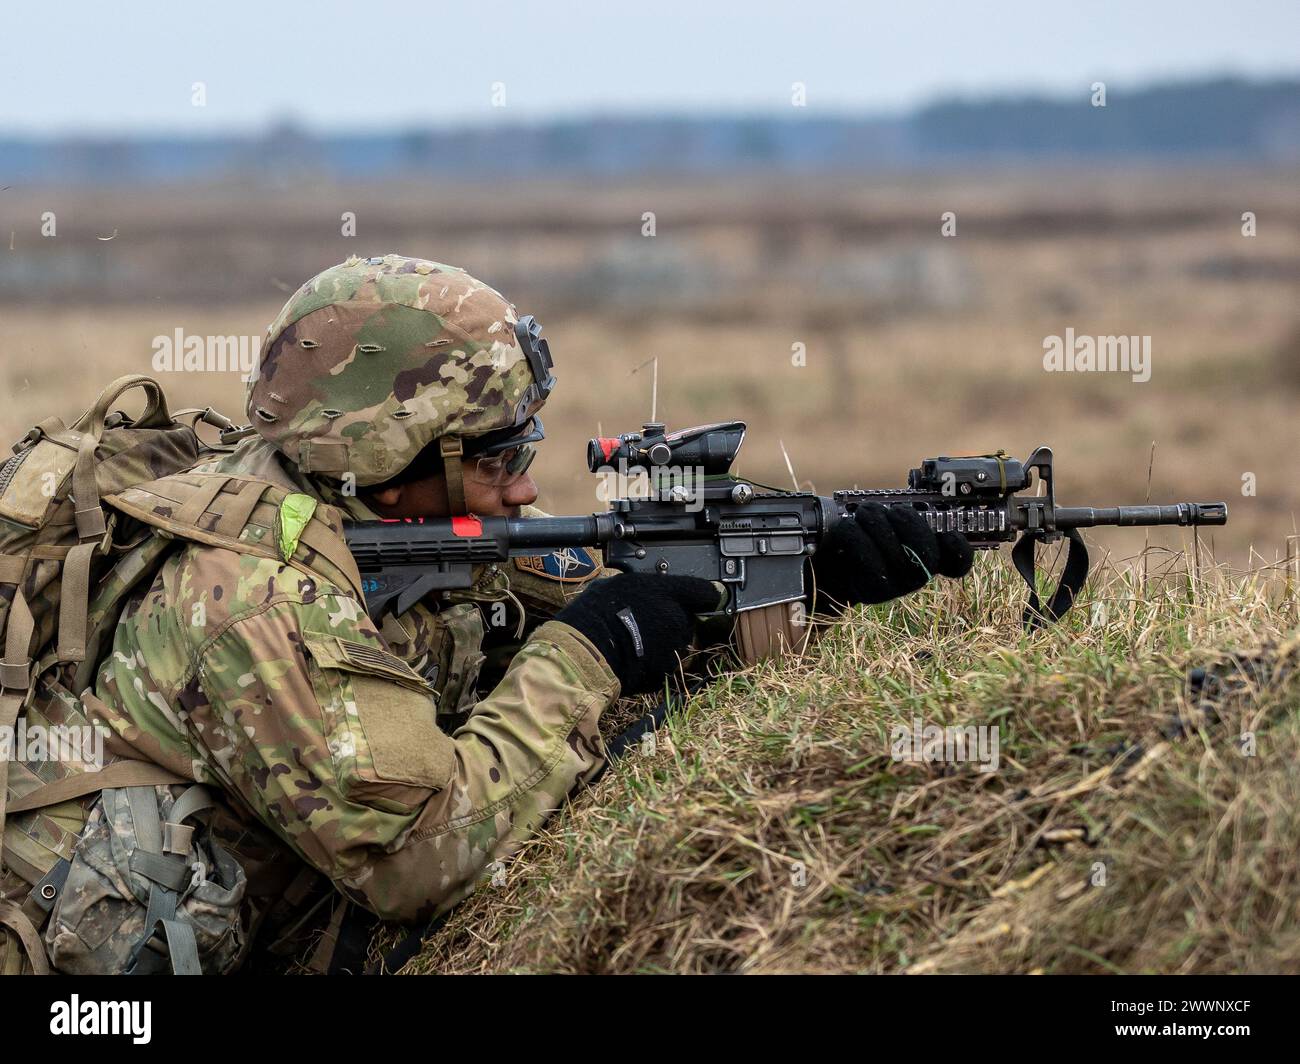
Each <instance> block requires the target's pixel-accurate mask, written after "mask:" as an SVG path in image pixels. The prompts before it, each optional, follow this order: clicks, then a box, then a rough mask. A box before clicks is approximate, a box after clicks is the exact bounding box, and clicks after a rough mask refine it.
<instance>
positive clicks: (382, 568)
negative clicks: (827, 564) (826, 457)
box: [346, 421, 1228, 629]
mask: <svg viewBox="0 0 1300 1064" xmlns="http://www.w3.org/2000/svg"><path fill="white" fill-rule="evenodd" d="M744 438H745V423H744V422H743V421H731V422H720V423H717V424H712V425H701V426H698V427H696V428H690V429H684V430H681V431H678V432H673V433H669V432H667V431H666V426H665V425H664V424H663V423H662V422H648V423H646V424H645V425H644V426H643V429H642V431H641V432H636V433H628V434H626V435H622V436H613V437H602V438H599V439H593V440H590V441H589V442H588V444H587V465H588V468H590V469H591V471H592V472H593V473H600V474H610V473H616V474H617V475H618V476H620V477H627V476H628V475H633V476H638V479H639V480H640V481H642V483H643V485H644V487H645V489H646V490H644V491H640V492H637V493H636V494H637V495H638V496H639V497H619V498H614V499H612V500H610V506H609V510H608V511H607V512H604V513H593V514H589V515H587V516H583V517H518V518H516V517H473V516H471V517H457V518H451V519H447V518H402V519H396V520H386V521H366V522H356V523H353V524H350V525H348V526H347V529H346V534H347V542H348V548H349V549H350V550H351V552H352V556H353V557H354V558H355V559H356V562H357V566H358V568H359V570H360V573H361V577H362V588H363V591H364V593H365V597H366V606H367V611H368V612H369V613H370V615H371V616H372V617H373V618H374V619H376V620H378V619H379V618H380V617H381V616H382V615H383V613H384V612H385V611H386V610H387V609H389V608H390V607H395V609H396V612H397V613H398V614H401V613H404V612H405V611H406V610H407V609H409V608H410V607H411V606H412V605H413V604H414V603H415V602H417V601H419V600H420V599H421V598H423V597H424V596H425V595H428V594H429V593H431V592H433V591H440V590H449V589H455V588H467V587H469V586H471V584H472V582H473V577H472V570H473V567H474V566H475V565H481V564H493V563H497V564H499V563H502V562H505V561H506V560H507V559H509V558H512V557H516V556H521V555H537V554H544V553H547V552H550V551H555V550H563V549H564V548H573V547H598V548H600V550H601V553H602V560H603V563H604V565H605V566H606V567H608V568H611V569H617V570H621V571H626V572H640V573H676V574H682V575H687V576H698V577H703V578H704V579H706V580H712V581H715V582H717V583H720V584H722V585H723V586H724V587H725V588H726V589H727V590H728V592H729V594H728V595H727V596H726V601H725V603H724V604H723V605H722V606H721V607H720V609H719V610H718V612H717V613H716V614H712V615H710V616H711V617H715V618H716V617H722V616H730V617H736V618H741V617H743V616H744V615H746V614H749V613H751V611H758V610H761V609H763V608H766V607H772V606H780V605H783V604H788V603H795V602H803V601H804V600H805V599H806V598H807V594H808V593H807V590H806V588H805V564H806V562H807V561H808V559H809V558H810V557H811V556H812V554H813V553H814V552H815V551H816V550H817V547H818V544H819V543H820V542H821V540H822V537H823V536H824V535H825V533H826V531H827V530H828V529H829V528H830V527H831V526H832V525H833V524H834V523H835V522H836V521H839V520H840V519H841V518H844V517H847V516H848V515H850V514H852V512H853V511H854V510H855V509H856V508H857V507H858V506H860V505H862V504H863V503H865V502H878V503H882V504H883V505H885V506H911V507H914V508H915V509H917V510H918V511H919V512H920V513H921V514H922V515H923V516H924V517H925V519H926V521H927V523H928V524H929V525H930V527H931V529H933V530H935V531H936V532H938V531H948V532H959V533H961V534H962V535H964V536H965V537H966V538H967V539H968V540H969V541H970V544H971V546H972V547H974V548H975V549H976V550H996V549H997V548H998V547H999V546H1000V545H1001V544H1002V543H1008V542H1013V541H1014V542H1015V546H1014V547H1013V549H1012V552H1011V556H1012V561H1013V563H1014V564H1015V567H1016V569H1017V571H1018V572H1019V573H1020V575H1021V576H1022V577H1023V578H1024V580H1025V582H1026V583H1027V584H1028V585H1029V605H1028V606H1027V607H1026V609H1025V614H1024V622H1025V624H1026V626H1027V627H1029V628H1031V629H1032V628H1036V627H1038V626H1040V625H1043V624H1047V623H1050V622H1052V621H1055V620H1057V619H1059V618H1060V617H1061V616H1062V615H1063V614H1064V613H1065V612H1066V611H1067V610H1068V609H1069V608H1070V606H1071V605H1072V604H1073V602H1074V599H1075V597H1076V595H1077V594H1078V592H1079V591H1080V589H1081V588H1082V587H1083V583H1084V581H1085V579H1086V578H1087V575H1088V552H1087V547H1086V546H1085V545H1084V542H1083V538H1082V537H1081V536H1080V535H1079V531H1078V530H1079V529H1081V528H1095V527H1099V526H1102V525H1121V526H1132V525H1183V526H1189V525H1190V526H1199V525H1222V524H1226V523H1227V519H1228V507H1227V504H1226V503H1222V502H1212V503H1190V502H1180V503H1173V504H1169V505H1163V506H1158V505H1143V506H1109V507H1092V506H1058V505H1057V503H1056V484H1055V478H1054V475H1053V468H1052V451H1051V449H1050V448H1048V447H1039V448H1038V449H1037V450H1035V451H1034V452H1033V454H1031V455H1030V456H1029V457H1028V458H1027V459H1025V460H1024V461H1023V462H1018V461H1016V460H1015V459H1012V458H1010V457H1008V456H1007V455H1006V454H1005V453H1004V452H1001V451H999V452H997V453H996V454H988V455H973V456H968V457H956V458H950V457H941V458H927V459H926V460H925V461H923V462H922V463H921V465H920V466H919V467H917V468H916V469H913V470H911V472H910V473H909V475H908V486H907V487H905V488H871V489H861V488H853V489H848V490H843V491H836V492H834V493H833V494H832V495H831V496H830V497H829V498H828V497H826V496H822V495H816V494H814V493H812V492H804V491H780V490H777V489H773V488H768V487H765V486H764V485H761V484H757V483H755V482H754V481H752V480H748V479H746V478H744V477H739V476H736V475H734V474H733V473H732V472H731V466H732V463H733V462H734V461H735V459H736V455H737V453H738V452H739V451H740V447H741V444H742V443H743V442H744ZM1031 474H1036V475H1037V479H1036V480H1035V477H1034V476H1033V475H1031ZM1031 486H1034V487H1035V488H1036V490H1035V492H1034V493H1032V494H1030V493H1028V489H1029V488H1030V487H1031ZM625 494H626V495H627V496H631V495H632V494H633V492H631V491H628V492H626V493H625ZM1062 536H1064V537H1065V538H1066V539H1067V541H1068V542H1069V552H1068V555H1067V558H1066V563H1065V567H1064V569H1063V571H1062V575H1061V578H1060V582H1059V584H1058V586H1057V588H1056V590H1055V591H1054V592H1053V593H1052V595H1051V596H1050V597H1049V599H1048V601H1047V602H1046V603H1045V604H1043V603H1040V602H1039V598H1038V591H1037V588H1036V586H1035V576H1034V549H1035V547H1036V546H1037V545H1038V544H1040V543H1050V542H1053V541H1057V540H1059V539H1060V538H1061V537H1062ZM786 608H787V609H788V608H789V607H788V606H787V607H786ZM706 619H707V618H706Z"/></svg>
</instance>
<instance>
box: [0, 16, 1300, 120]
mask: <svg viewBox="0 0 1300 1064" xmlns="http://www.w3.org/2000/svg"><path fill="white" fill-rule="evenodd" d="M1298 70H1300V0H1232V2H1224V0H1147V2H1143V0H1077V2H1072V3H1071V2H1052V0H987V2H983V0H952V2H950V3H937V2H930V0H893V2H889V3H879V2H876V0H871V2H865V3H864V2H855V0H832V2H828V0H782V2H774V0H745V2H735V3H733V2H729V0H728V2H709V0H650V2H649V3H638V4H630V3H623V4H617V3H615V2H606V3H576V2H566V0H545V2H542V0H537V2H533V3H525V2H522V0H505V2H502V0H496V2H482V0H480V2H473V0H471V2H460V3H448V2H446V0H443V2H430V0H425V2H410V0H408V2H405V3H397V2H393V0H367V2H364V3H359V2H356V0H350V2H342V0H315V2H312V3H304V2H300V0H215V2H208V3H203V4H194V3H185V2H182V0H167V2H163V0H129V2H124V3H111V2H106V0H58V2H54V3H51V2H45V3H30V2H24V0H7V3H5V5H4V18H3V22H2V23H0V136H4V135H6V134H13V133H64V132H75V131H95V132H105V131H115V132H151V131H174V132H192V133H212V132H222V131H230V130H240V129H255V128H260V127H263V126H265V125H266V124H267V123H268V122H271V121H276V120H281V119H284V118H293V119H295V120H297V121H299V122H302V123H303V124H304V125H307V126H310V127H314V128H320V129H326V128H332V129H355V130H361V129H369V128H376V127H380V128H395V127H402V126H409V125H421V126H427V125H462V124H478V123H484V122H491V123H496V122H502V121H505V122H513V121H531V120H536V119H544V118H550V117H555V116H573V115H590V114H595V113H629V112H631V113H646V112H657V111H669V112H676V113H699V112H718V111H729V112H736V111H743V112H766V113H778V114H779V113H789V112H790V96H791V84H792V83H793V82H803V83H804V84H806V86H807V110H806V111H803V112H799V113H801V114H812V113H814V112H815V111H817V110H832V111H845V110H866V111H897V110H902V109H905V108H907V107H909V106H912V105H914V104H917V103H923V102H925V101H927V100H929V99H932V98H934V97H935V96H938V95H942V94H947V93H950V92H959V93H967V94H975V95H984V94H988V93H993V92H1002V91H1020V90H1047V91H1050V92H1054V93H1080V94H1085V95H1086V93H1087V91H1088V86H1089V85H1090V84H1091V83H1092V82H1093V81H1095V80H1105V81H1106V82H1107V89H1108V93H1117V92H1121V91H1123V89H1124V88H1125V87H1129V86H1134V85H1139V84H1145V83H1148V82H1150V81H1153V80H1161V79H1165V78H1172V77H1179V76H1187V75H1203V74H1207V73H1215V72H1229V73H1239V74H1247V75H1270V74H1285V73H1295V72H1297V71H1298ZM195 82H203V83H204V85H205V88H206V106H203V107H196V106H193V104H192V103H191V96H192V88H191V87H192V85H193V84H194V83H195ZM494 83H502V84H503V85H504V97H505V106H504V107H494V106H493V105H492V102H493V89H494Z"/></svg>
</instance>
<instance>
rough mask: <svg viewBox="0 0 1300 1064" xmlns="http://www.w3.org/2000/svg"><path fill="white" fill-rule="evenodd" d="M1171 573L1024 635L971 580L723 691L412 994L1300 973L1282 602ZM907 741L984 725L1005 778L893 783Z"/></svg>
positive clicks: (1151, 573) (1288, 670)
mask: <svg viewBox="0 0 1300 1064" xmlns="http://www.w3.org/2000/svg"><path fill="white" fill-rule="evenodd" d="M1183 561H1184V559H1181V558H1173V559H1168V558H1167V559H1165V566H1164V570H1163V571H1161V572H1157V569H1158V568H1159V567H1158V566H1156V565H1155V564H1152V565H1150V566H1148V576H1147V579H1146V584H1145V588H1143V586H1142V576H1141V570H1140V567H1118V566H1117V567H1110V568H1109V569H1108V570H1107V571H1106V572H1105V573H1102V574H1100V578H1099V579H1096V580H1095V582H1094V584H1093V586H1092V589H1091V590H1090V591H1089V592H1088V593H1086V597H1085V598H1084V599H1082V600H1081V601H1080V603H1079V604H1078V606H1077V607H1076V609H1075V611H1074V612H1073V613H1072V614H1071V615H1070V616H1069V618H1068V619H1067V622H1066V623H1064V624H1063V625H1061V626H1059V627H1057V628H1055V629H1053V630H1051V631H1048V632H1046V633H1042V634H1039V635H1035V636H1026V635H1024V634H1023V633H1022V632H1021V631H1020V629H1019V624H1018V619H1019V609H1020V604H1021V603H1022V601H1023V595H1022V593H1021V589H1020V588H1018V587H1017V586H1016V581H1017V578H1016V577H1015V576H1014V574H1013V573H1011V572H1010V571H1009V570H1008V568H1007V567H1006V566H1005V564H1003V565H999V564H997V561H996V559H994V558H991V557H985V558H983V559H982V560H981V564H980V565H979V567H978V568H977V572H976V574H975V576H974V577H973V578H972V579H970V580H968V581H966V582H964V583H963V584H961V585H952V584H948V583H946V582H945V586H943V587H939V588H934V589H927V590H926V591H924V592H921V593H919V594H917V595H915V596H912V597H910V598H908V599H906V600H904V601H902V602H899V603H895V604H893V605H889V606H884V607H877V608H873V609H869V610H858V611H854V613H853V614H852V616H851V617H850V618H849V619H848V620H847V621H844V622H841V623H837V624H835V625H833V626H831V627H830V628H829V630H827V631H826V632H825V633H824V635H823V637H822V639H821V643H820V647H819V649H818V651H817V652H816V653H815V654H814V655H813V656H812V657H811V658H810V659H809V660H807V661H805V662H803V663H801V664H799V665H797V666H791V665H790V664H789V663H784V664H781V665H779V666H777V665H768V666H765V667H761V668H758V669H754V670H750V671H747V672H743V673H737V674H731V675H728V676H725V677H723V678H721V679H719V680H718V682H717V683H715V684H714V685H713V686H712V687H710V688H709V689H708V690H707V691H705V692H704V693H703V694H701V695H700V696H699V697H697V698H695V699H694V700H693V701H691V703H690V704H689V706H688V707H687V709H686V710H685V711H684V712H683V713H681V714H679V715H677V716H675V717H674V718H672V720H671V725H670V726H669V728H668V729H667V731H666V732H664V733H661V735H660V736H659V742H658V749H657V751H655V752H654V753H653V754H646V753H645V752H642V751H638V752H634V753H633V754H632V755H631V756H629V758H628V759H626V760H625V761H623V762H622V763H620V764H619V765H618V766H617V767H616V768H615V769H613V770H611V772H610V773H609V774H608V775H607V776H606V778H605V779H603V780H602V781H601V782H600V783H599V784H598V785H597V786H596V787H595V788H594V789H593V790H591V791H590V792H587V793H583V794H581V795H580V796H578V797H577V798H576V799H575V800H574V802H573V803H572V805H571V806H570V808H569V809H568V810H567V811H566V812H565V814H564V815H563V816H562V817H560V818H559V819H558V820H557V821H556V822H555V823H554V824H553V825H552V828H551V830H550V832H549V833H548V834H546V835H544V836H542V837H540V838H538V839H536V840H535V841H533V842H532V843H530V844H529V845H528V846H527V847H526V848H525V850H524V851H523V852H522V853H521V854H520V855H518V856H516V857H515V858H514V859H513V860H512V861H510V862H509V864H508V872H507V880H506V884H505V885H504V886H491V885H486V884H485V885H484V886H483V887H482V888H481V889H480V891H479V892H478V893H477V894H475V895H474V896H472V897H471V898H470V899H469V900H468V901H467V902H466V903H464V904H463V905H462V906H461V907H460V908H459V909H458V910H456V911H455V912H454V913H453V914H452V915H451V917H450V919H449V920H448V922H447V923H446V924H445V925H444V926H443V927H442V928H441V929H440V930H438V931H437V932H436V933H435V934H434V936H433V937H432V938H431V939H430V940H429V941H428V942H427V943H426V946H425V949H424V951H423V953H422V954H421V955H420V956H419V957H418V958H417V959H416V960H415V961H413V962H412V963H411V964H410V965H409V966H408V970H410V971H415V972H433V971H438V972H505V971H548V972H549V971H560V972H586V973H615V972H647V971H651V972H653V971H672V972H935V971H961V972H969V971H1017V972H1029V971H1043V972H1101V971H1123V972H1232V971H1270V972H1272V971H1286V972H1300V935H1298V934H1297V932H1296V931H1295V923H1296V917H1297V915H1298V912H1297V910H1298V908H1300V857H1298V856H1297V853H1296V848H1295V839H1296V837H1297V832H1298V830H1300V812H1298V810H1300V801H1298V799H1300V777H1298V776H1297V774H1296V771H1295V766H1296V764H1297V755H1298V754H1300V714H1298V713H1297V710H1298V709H1300V675H1298V674H1297V671H1296V669H1295V666H1296V664H1297V659H1298V658H1300V639H1297V638H1296V636H1295V635H1294V634H1291V633H1294V632H1295V627H1296V614H1295V608H1296V603H1295V599H1294V597H1293V598H1292V599H1291V600H1290V601H1289V602H1288V601H1283V597H1284V595H1285V592H1286V587H1285V582H1284V580H1283V579H1282V577H1281V575H1280V574H1279V573H1278V572H1277V571H1272V572H1265V571H1256V572H1253V573H1249V574H1233V573H1231V572H1229V571H1228V570H1226V569H1225V568H1211V567H1209V566H1208V564H1207V565H1205V566H1203V567H1202V568H1201V570H1200V571H1199V572H1198V571H1196V570H1193V571H1192V572H1190V573H1189V572H1188V571H1187V570H1186V568H1185V567H1184V565H1183ZM1225 647H1247V648H1251V650H1252V652H1253V653H1254V657H1242V658H1229V657H1227V656H1225V653H1224V650H1223V648H1225ZM1214 662H1218V663H1220V672H1219V673H1214V672H1212V675H1211V679H1210V680H1209V681H1208V682H1207V684H1206V686H1205V687H1204V688H1203V689H1202V690H1200V691H1197V692H1193V693H1192V694H1191V695H1190V696H1189V692H1188V687H1187V684H1186V680H1185V677H1186V673H1187V670H1188V669H1189V668H1192V667H1204V666H1208V665H1211V664H1213V663H1214ZM1220 673H1221V675H1222V676H1223V677H1224V678H1223V679H1217V678H1215V677H1217V676H1219V675H1220ZM916 718H920V719H921V720H922V721H923V722H924V723H925V724H927V725H928V724H939V725H945V724H975V725H997V727H998V728H999V729H1000V736H1001V765H1000V768H999V770H998V771H996V772H993V773H982V772H979V771H977V770H976V768H975V766H973V765H970V764H944V763H930V764H922V763H907V762H897V761H894V760H893V759H892V758H891V756H890V730H891V729H892V728H893V727H894V726H895V725H899V724H910V723H911V722H912V721H913V720H914V719H916ZM1245 733H1251V734H1252V735H1253V736H1254V739H1255V743H1256V747H1255V751H1254V754H1253V756H1243V754H1242V752H1241V751H1242V739H1241V736H1242V735H1243V734H1245ZM1103 874H1104V880H1103V878H1102V877H1103ZM1103 882H1104V885H1102V884H1103Z"/></svg>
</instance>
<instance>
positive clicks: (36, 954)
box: [0, 901, 50, 975]
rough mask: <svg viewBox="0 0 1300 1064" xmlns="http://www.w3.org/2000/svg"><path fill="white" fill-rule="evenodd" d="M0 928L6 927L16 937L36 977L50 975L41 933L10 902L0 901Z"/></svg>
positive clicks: (23, 913) (25, 915)
mask: <svg viewBox="0 0 1300 1064" xmlns="http://www.w3.org/2000/svg"><path fill="white" fill-rule="evenodd" d="M0 927H7V928H8V929H9V930H10V931H12V932H13V933H14V934H15V935H16V936H17V937H18V942H19V944H20V945H21V946H22V947H23V952H24V953H25V954H26V955H27V959H28V961H30V962H31V966H32V971H33V972H35V973H36V974H37V975H49V974H50V960H49V958H48V957H47V956H46V955H45V943H44V942H42V941H41V933H40V932H39V931H37V930H36V925H35V924H33V923H32V922H31V920H30V919H29V918H28V916H27V914H26V913H25V912H23V911H22V909H20V908H19V907H18V906H17V905H15V904H14V903H13V902H11V901H0Z"/></svg>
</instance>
